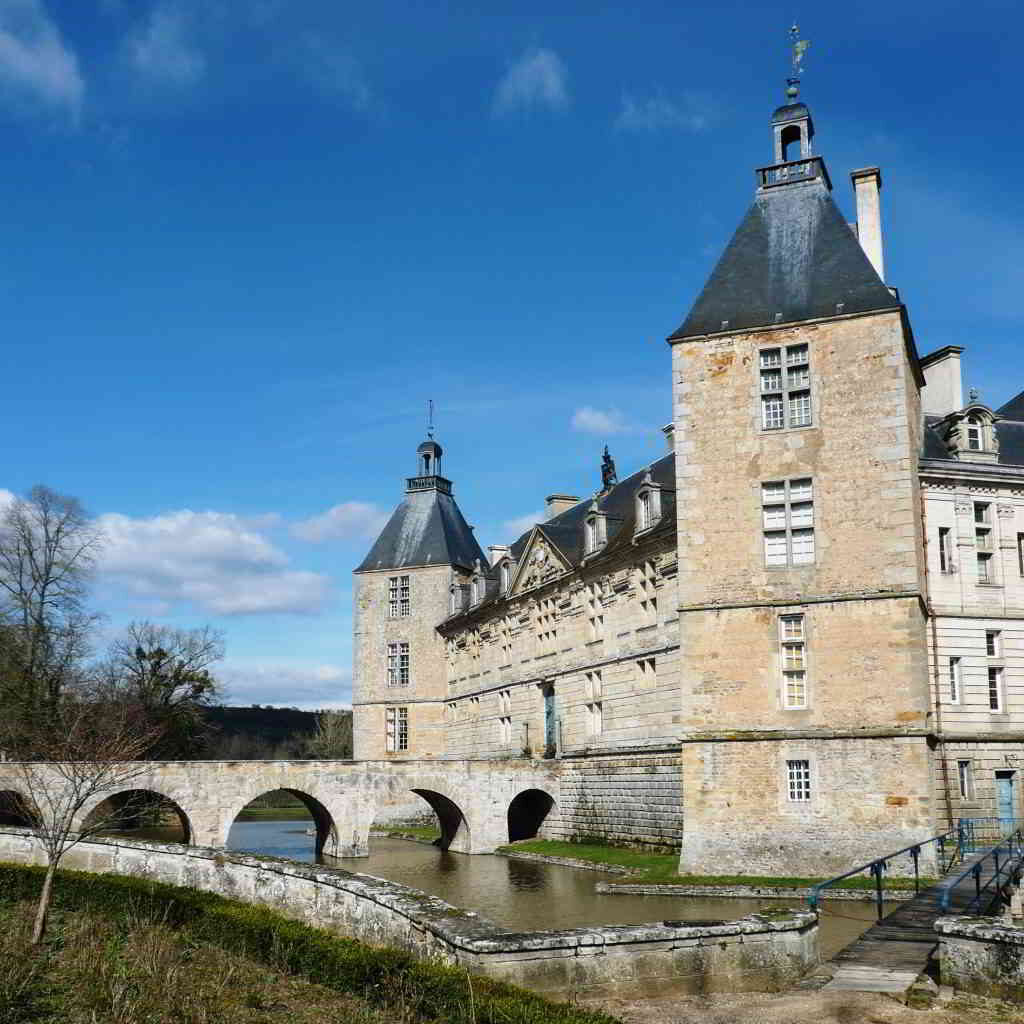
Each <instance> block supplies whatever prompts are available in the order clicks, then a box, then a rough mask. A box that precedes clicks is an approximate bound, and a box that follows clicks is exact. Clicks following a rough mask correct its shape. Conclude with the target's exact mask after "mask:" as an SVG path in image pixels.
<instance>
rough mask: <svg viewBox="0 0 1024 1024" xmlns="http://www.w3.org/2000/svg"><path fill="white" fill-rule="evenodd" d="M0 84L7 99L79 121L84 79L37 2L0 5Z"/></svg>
mask: <svg viewBox="0 0 1024 1024" xmlns="http://www.w3.org/2000/svg"><path fill="white" fill-rule="evenodd" d="M0 82H3V83H4V84H5V85H6V87H7V88H6V89H5V90H3V91H4V92H7V94H8V97H9V99H10V100H13V101H14V102H15V103H16V104H18V105H19V106H22V105H25V104H30V105H33V106H39V105H41V106H43V107H45V108H47V109H50V110H60V111H63V112H64V113H66V114H67V115H68V116H70V117H71V119H72V121H74V122H76V123H77V121H78V119H79V117H80V115H81V111H82V101H83V99H84V97H85V80H84V79H83V78H82V73H81V71H80V70H79V67H78V58H77V57H76V56H75V54H74V52H73V51H72V50H71V49H70V48H69V47H68V46H66V45H65V43H64V41H63V40H62V39H61V35H60V31H59V29H58V28H57V25H56V23H55V22H54V21H53V19H52V18H51V17H50V16H49V14H47V12H46V9H45V8H44V6H43V4H42V2H41V0H0Z"/></svg>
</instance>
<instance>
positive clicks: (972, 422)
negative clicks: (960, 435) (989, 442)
mask: <svg viewBox="0 0 1024 1024" xmlns="http://www.w3.org/2000/svg"><path fill="white" fill-rule="evenodd" d="M967 450H968V451H971V452H981V451H984V450H985V424H984V422H983V421H982V419H981V417H980V416H977V415H975V416H968V417H967Z"/></svg>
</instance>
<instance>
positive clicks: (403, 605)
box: [398, 576, 412, 619]
mask: <svg viewBox="0 0 1024 1024" xmlns="http://www.w3.org/2000/svg"><path fill="white" fill-rule="evenodd" d="M410 611H412V606H411V604H410V602H409V577H408V576H399V577H398V614H399V615H400V616H401V617H402V618H403V619H404V618H407V617H408V615H409V613H410Z"/></svg>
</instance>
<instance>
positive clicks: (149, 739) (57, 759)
mask: <svg viewBox="0 0 1024 1024" xmlns="http://www.w3.org/2000/svg"><path fill="white" fill-rule="evenodd" d="M0 731H2V733H3V734H4V735H3V746H4V747H5V749H6V751H7V752H8V755H9V756H10V758H11V760H9V761H6V762H3V763H0V779H3V786H4V788H6V789H9V790H13V791H15V792H17V793H19V794H20V795H21V802H22V808H23V813H24V815H25V816H26V818H27V820H28V825H27V827H28V828H29V830H30V831H31V833H32V834H33V835H34V836H35V838H36V840H37V841H38V843H39V846H40V848H41V850H42V852H43V854H44V856H45V859H46V874H45V876H44V880H43V888H42V892H41V894H40V897H39V904H38V907H37V909H36V917H35V926H34V928H33V931H32V941H33V943H39V942H41V941H42V938H43V935H44V934H45V932H46V921H47V916H48V913H49V908H50V902H51V898H52V894H53V883H54V876H55V874H56V872H57V868H58V867H59V865H60V862H61V858H63V856H64V855H65V854H66V853H67V852H68V850H70V849H71V848H72V847H73V846H75V845H76V844H77V843H80V842H82V841H83V840H85V839H88V838H90V837H91V836H94V835H96V834H97V833H99V832H104V831H109V830H110V829H111V828H113V827H116V826H117V825H118V824H120V823H121V822H123V821H124V819H125V817H126V816H128V815H130V814H131V813H132V810H133V809H132V808H131V807H130V806H129V805H128V803H126V802H125V801H122V802H121V803H120V804H119V805H118V806H117V807H116V808H114V807H113V806H110V807H109V809H104V807H103V803H104V801H105V800H106V798H108V797H112V796H114V795H115V794H118V793H121V792H123V791H125V790H133V789H135V788H137V787H136V785H135V784H136V783H137V780H139V779H140V778H141V777H142V776H144V775H145V774H146V773H147V772H148V771H149V770H150V767H151V766H150V765H149V764H147V763H146V762H144V761H142V760H141V758H142V757H143V756H144V755H145V753H146V751H147V750H148V749H149V748H150V747H151V746H152V744H153V743H154V742H155V741H156V740H157V739H158V737H159V727H158V726H155V725H154V724H153V723H152V721H151V720H149V719H148V718H147V717H146V714H145V711H144V709H142V708H140V707H139V706H138V704H136V703H134V702H132V701H131V700H128V699H125V697H124V695H117V694H112V693H111V692H110V691H109V689H107V691H106V692H104V694H103V695H102V696H97V694H96V693H95V692H90V691H88V690H86V689H85V688H79V687H75V688H68V689H66V690H65V691H64V692H62V693H61V695H60V696H59V697H58V698H57V700H55V701H53V702H51V703H49V705H48V707H47V708H46V710H45V712H43V711H39V710H37V711H35V712H32V713H29V714H25V715H22V716H18V717H17V718H16V719H12V720H11V721H10V723H8V721H7V720H5V721H4V722H3V724H0ZM96 805H99V808H98V810H97V811H96V812H95V813H92V814H89V811H90V810H91V809H92V808H93V807H94V806H96ZM86 815H88V817H86Z"/></svg>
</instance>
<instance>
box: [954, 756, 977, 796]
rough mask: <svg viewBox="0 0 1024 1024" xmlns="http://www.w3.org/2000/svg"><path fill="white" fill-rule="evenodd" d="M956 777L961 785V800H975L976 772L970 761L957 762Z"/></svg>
mask: <svg viewBox="0 0 1024 1024" xmlns="http://www.w3.org/2000/svg"><path fill="white" fill-rule="evenodd" d="M956 777H957V782H958V783H959V785H960V799H961V800H973V799H974V771H973V769H972V767H971V762H970V761H957V763H956Z"/></svg>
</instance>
